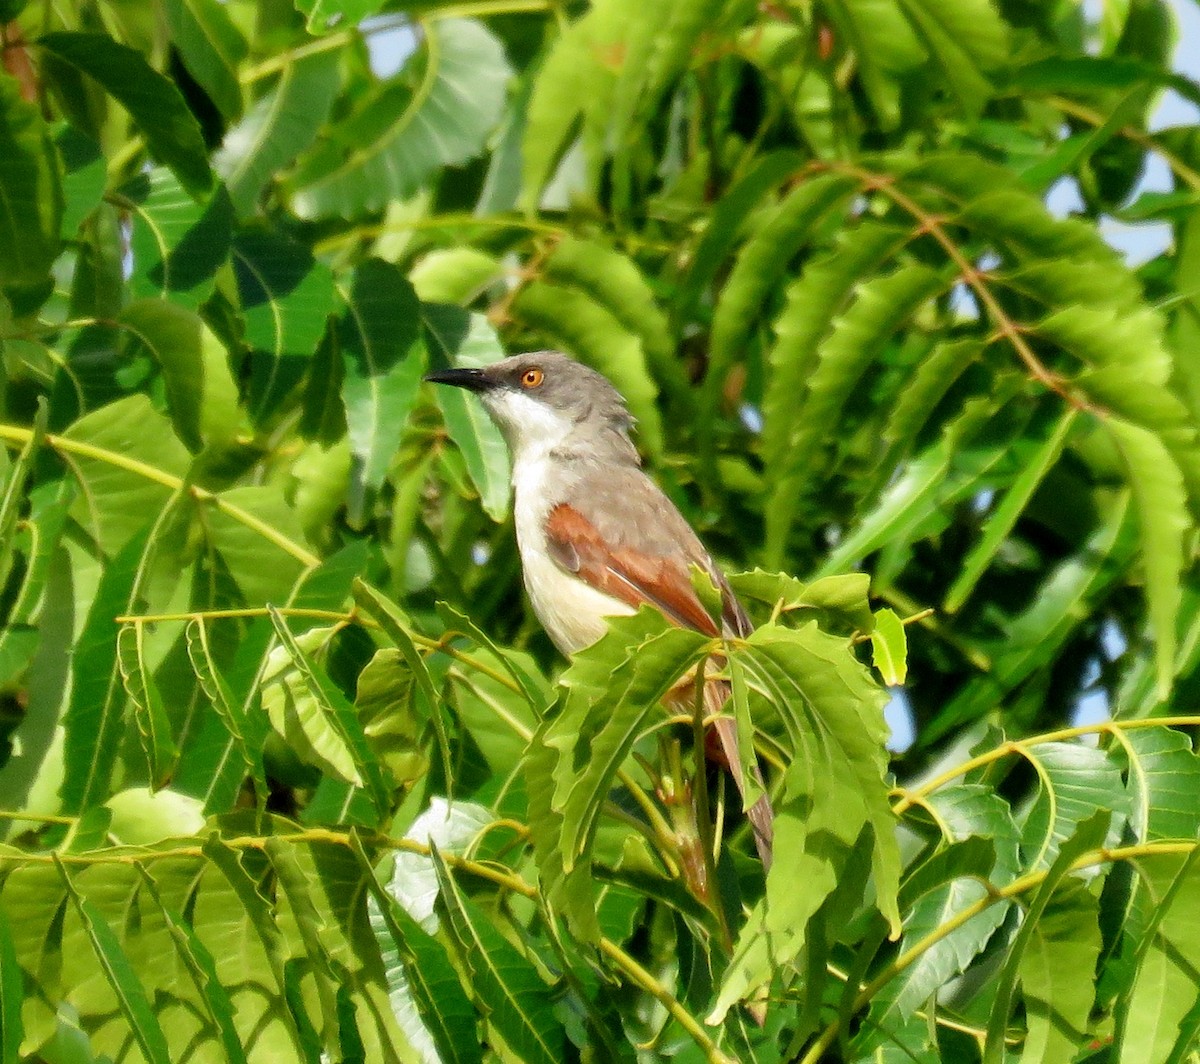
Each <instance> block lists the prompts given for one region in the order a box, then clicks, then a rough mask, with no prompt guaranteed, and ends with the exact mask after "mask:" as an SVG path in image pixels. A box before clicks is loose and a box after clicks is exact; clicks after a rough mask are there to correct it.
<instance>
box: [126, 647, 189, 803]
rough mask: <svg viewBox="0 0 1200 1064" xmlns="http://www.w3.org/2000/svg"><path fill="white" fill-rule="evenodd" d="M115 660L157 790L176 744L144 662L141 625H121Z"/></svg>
mask: <svg viewBox="0 0 1200 1064" xmlns="http://www.w3.org/2000/svg"><path fill="white" fill-rule="evenodd" d="M117 661H118V663H119V665H120V669H121V675H122V677H124V680H125V690H126V691H127V692H128V693H129V698H130V701H132V703H133V719H134V722H135V723H136V725H137V731H138V738H139V739H140V740H141V743H142V752H143V753H144V754H145V755H146V764H147V766H148V768H149V770H150V787H151V789H152V790H156V791H157V790H159V789H161V788H162V787H165V786H166V785H167V784H168V783H170V782H171V776H172V775H173V774H174V772H175V763H176V761H178V759H179V748H178V747H177V746H176V745H175V738H174V736H173V735H172V734H171V721H170V718H169V717H168V715H167V708H166V706H165V704H164V703H163V698H162V695H161V694H160V693H159V690H158V684H157V683H156V682H155V680H154V674H153V673H152V672H151V671H150V669H149V668H148V667H147V665H146V650H145V628H144V626H143V625H140V624H133V625H122V626H121V631H120V634H119V635H118V636H117Z"/></svg>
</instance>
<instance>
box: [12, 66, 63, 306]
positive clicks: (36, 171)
mask: <svg viewBox="0 0 1200 1064" xmlns="http://www.w3.org/2000/svg"><path fill="white" fill-rule="evenodd" d="M0 159H3V160H4V161H3V164H0V278H3V285H4V287H8V286H10V285H14V286H16V285H21V286H31V285H36V284H40V283H41V282H42V281H44V280H45V278H46V275H47V274H48V273H49V271H50V266H51V264H52V263H53V262H54V260H55V258H56V257H57V256H58V237H59V229H60V228H61V226H62V218H63V190H62V181H61V177H60V174H59V164H58V160H57V158H56V157H55V151H54V145H53V143H52V141H51V140H50V134H49V131H48V130H47V129H46V124H45V123H44V122H43V121H42V118H41V115H39V114H38V109H37V107H36V106H35V105H34V104H32V103H28V102H26V101H25V100H23V99H21V87H20V85H19V83H18V82H17V80H16V79H15V78H10V77H6V76H5V77H0Z"/></svg>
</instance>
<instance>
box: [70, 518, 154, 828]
mask: <svg viewBox="0 0 1200 1064" xmlns="http://www.w3.org/2000/svg"><path fill="white" fill-rule="evenodd" d="M165 512H166V511H164V513H165ZM155 531H157V526H147V527H145V528H144V529H143V530H142V532H141V533H140V534H139V535H136V536H134V537H133V538H132V539H130V540H129V541H128V542H127V543H126V544H125V546H124V547H123V548H122V549H121V550H120V552H118V553H117V554H116V555H115V556H114V557H113V559H112V561H111V562H110V563H109V565H108V567H107V568H106V569H105V570H104V574H103V576H102V577H101V579H100V584H99V586H98V588H97V589H96V597H95V599H94V600H93V601H92V606H91V609H90V611H89V612H88V615H87V621H86V622H85V624H84V627H83V631H82V632H81V633H80V635H79V639H78V641H77V642H76V645H75V648H74V653H73V657H72V661H71V667H72V684H71V698H70V703H69V704H68V706H67V711H66V714H65V716H64V718H63V727H64V728H65V732H66V735H65V739H64V746H63V780H62V788H61V796H62V805H63V808H64V809H65V810H67V811H70V812H82V811H86V810H87V809H89V808H91V807H92V806H95V805H99V804H100V803H101V802H103V801H104V799H105V798H107V797H108V795H109V788H110V784H111V781H112V776H113V772H114V770H115V768H116V754H117V750H118V748H119V746H120V742H121V739H122V737H123V734H124V712H123V711H124V708H125V692H124V689H123V687H122V683H121V673H120V670H119V668H118V665H117V633H118V631H119V628H118V626H117V625H116V624H115V623H114V621H113V618H115V617H118V616H121V615H123V614H129V613H135V612H137V607H138V602H139V600H140V597H141V595H142V593H143V585H144V582H145V580H146V573H147V569H148V568H149V565H150V562H151V560H152V557H153V552H154V548H155V543H154V538H155V537H154V535H153V533H154V532H155Z"/></svg>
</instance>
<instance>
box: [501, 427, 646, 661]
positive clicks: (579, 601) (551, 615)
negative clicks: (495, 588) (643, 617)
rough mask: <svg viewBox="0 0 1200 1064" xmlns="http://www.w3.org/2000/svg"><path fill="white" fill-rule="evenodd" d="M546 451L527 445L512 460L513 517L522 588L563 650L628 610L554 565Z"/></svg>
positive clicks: (589, 639)
mask: <svg viewBox="0 0 1200 1064" xmlns="http://www.w3.org/2000/svg"><path fill="white" fill-rule="evenodd" d="M552 461H553V459H551V458H550V457H549V453H548V449H540V448H539V449H536V450H535V449H532V448H531V449H529V450H527V451H526V452H525V453H524V454H521V455H518V456H516V457H515V460H514V461H513V478H512V482H513V493H514V499H513V516H514V518H515V521H516V527H517V547H518V548H519V549H520V552H521V569H522V572H523V574H524V578H525V590H526V591H527V592H528V593H529V601H530V602H531V603H532V604H533V611H534V613H536V614H537V618H538V620H539V621H541V622H542V627H543V628H545V629H546V632H547V634H548V635H549V636H550V638H551V639H552V640H553V642H554V645H555V646H556V647H558V649H559V650H561V651H562V652H563V653H564V654H573V653H574V652H575V651H576V650H580V649H581V648H583V647H586V646H589V645H591V644H592V643H594V642H596V640H597V639H599V638H600V637H601V636H602V635H604V632H605V627H606V626H605V618H606V617H617V616H624V615H628V614H630V613H633V612H634V611H633V610H632V609H631V608H630V607H629V606H627V605H626V604H625V603H624V602H622V601H621V600H620V599H616V598H613V597H612V596H611V595H606V594H605V593H604V592H603V591H597V590H596V589H595V588H594V587H592V586H591V585H589V584H587V583H585V582H584V581H583V580H581V579H580V578H579V577H577V576H575V575H574V574H573V573H570V572H568V571H567V570H566V569H564V568H563V567H562V566H561V565H559V564H558V563H557V562H556V561H555V560H554V559H553V558H552V557H550V554H549V553H548V551H547V549H546V532H545V527H546V517H547V515H548V513H549V511H550V507H551V504H552V503H553V502H554V500H553V499H550V498H548V493H547V491H546V486H547V485H546V476H547V472H548V463H550V462H552Z"/></svg>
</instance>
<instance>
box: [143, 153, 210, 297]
mask: <svg viewBox="0 0 1200 1064" xmlns="http://www.w3.org/2000/svg"><path fill="white" fill-rule="evenodd" d="M120 196H121V202H122V205H123V206H126V207H127V209H128V210H129V212H130V215H131V216H132V219H133V235H132V239H131V241H130V251H131V253H132V258H133V272H132V274H131V275H130V278H129V289H130V293H131V294H132V295H133V296H135V297H139V296H145V297H161V298H163V299H170V300H172V301H173V302H175V303H182V304H183V305H185V306H187V307H189V308H191V309H192V310H196V309H198V308H199V306H200V304H201V303H203V302H204V301H205V300H206V299H207V298H208V297H209V295H211V294H212V289H213V286H214V284H215V280H216V274H217V271H218V270H220V269H221V267H222V266H224V265H225V263H226V262H227V261H228V258H229V248H230V243H231V241H232V239H233V208H232V206H231V204H230V202H229V197H228V195H226V193H225V190H224V189H222V188H218V189H216V190H215V191H214V192H213V194H212V195H211V196H210V197H209V198H208V200H207V201H199V202H198V201H197V200H195V199H194V198H193V197H192V196H191V195H190V194H189V193H188V192H187V190H186V189H184V187H183V186H182V185H181V184H180V183H179V181H178V180H177V179H176V177H175V175H174V174H172V173H171V171H170V170H167V169H165V168H164V167H155V168H154V169H152V170H150V171H149V172H148V173H144V174H139V175H138V176H137V177H135V178H134V179H133V180H132V181H130V182H129V183H128V184H126V185H124V186H123V187H122V188H121V190H120Z"/></svg>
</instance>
